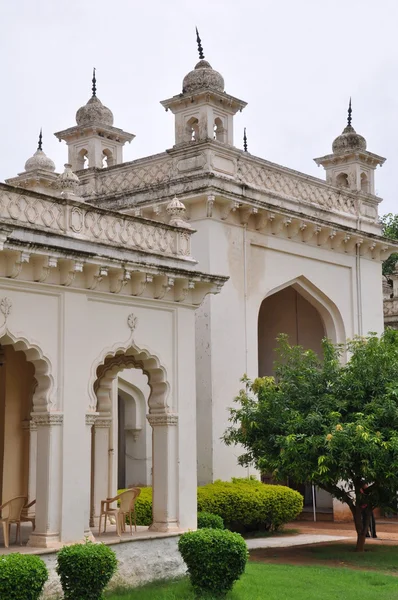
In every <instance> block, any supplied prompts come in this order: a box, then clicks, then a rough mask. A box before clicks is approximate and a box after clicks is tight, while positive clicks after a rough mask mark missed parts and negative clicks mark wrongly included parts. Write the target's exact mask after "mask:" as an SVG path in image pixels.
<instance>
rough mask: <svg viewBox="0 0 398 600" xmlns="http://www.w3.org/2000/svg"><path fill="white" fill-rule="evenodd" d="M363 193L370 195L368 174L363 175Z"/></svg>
mask: <svg viewBox="0 0 398 600" xmlns="http://www.w3.org/2000/svg"><path fill="white" fill-rule="evenodd" d="M361 191H362V192H365V193H366V194H369V179H368V176H367V175H366V173H361Z"/></svg>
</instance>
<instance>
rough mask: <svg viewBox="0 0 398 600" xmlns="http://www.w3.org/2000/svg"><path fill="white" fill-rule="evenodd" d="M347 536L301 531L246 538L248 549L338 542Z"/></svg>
mask: <svg viewBox="0 0 398 600" xmlns="http://www.w3.org/2000/svg"><path fill="white" fill-rule="evenodd" d="M347 539H349V537H348V536H340V535H321V534H319V533H317V534H306V533H301V534H298V535H286V536H278V537H269V538H255V539H251V540H246V544H247V547H248V548H249V550H255V549H256V548H286V547H290V546H304V545H307V544H320V543H321V542H338V541H340V540H347Z"/></svg>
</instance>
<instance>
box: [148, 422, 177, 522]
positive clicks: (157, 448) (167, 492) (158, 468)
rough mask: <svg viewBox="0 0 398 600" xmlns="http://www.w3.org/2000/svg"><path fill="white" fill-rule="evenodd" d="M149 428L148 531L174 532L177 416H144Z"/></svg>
mask: <svg viewBox="0 0 398 600" xmlns="http://www.w3.org/2000/svg"><path fill="white" fill-rule="evenodd" d="M147 418H148V421H149V423H150V425H151V426H152V430H153V433H152V469H153V471H152V486H153V499H152V517H153V522H152V525H151V527H150V529H151V530H152V531H177V530H178V446H177V441H178V440H177V436H178V427H177V425H178V415H175V414H158V415H151V414H150V415H148V417H147Z"/></svg>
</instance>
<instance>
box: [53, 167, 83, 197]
mask: <svg viewBox="0 0 398 600" xmlns="http://www.w3.org/2000/svg"><path fill="white" fill-rule="evenodd" d="M64 166H65V170H64V172H63V173H60V175H58V181H57V184H58V188H59V189H61V190H63V191H69V192H72V193H73V192H74V191H75V189H76V188H77V187H78V185H79V183H80V179H79V178H78V176H77V175H76V173H74V172H73V171H72V165H70V164H69V163H66V165H64Z"/></svg>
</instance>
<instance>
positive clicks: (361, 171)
mask: <svg viewBox="0 0 398 600" xmlns="http://www.w3.org/2000/svg"><path fill="white" fill-rule="evenodd" d="M332 150H333V154H327V155H326V156H322V157H321V158H315V159H314V160H315V162H316V164H317V165H318V166H319V165H322V166H323V167H324V169H325V171H326V181H327V182H328V183H330V184H331V185H334V186H337V187H341V188H347V189H349V190H352V191H356V192H363V193H365V194H373V195H374V194H375V182H374V172H375V169H376V167H377V166H378V165H380V166H381V165H383V163H384V162H385V160H386V159H385V158H383V157H382V156H378V155H377V154H373V153H372V152H368V150H366V140H365V138H364V137H363V136H362V135H359V134H358V133H357V132H356V131H355V129H354V128H353V126H352V104H351V98H350V101H349V104H348V116H347V126H346V127H345V129H344V130H343V133H342V134H341V135H339V136H338V137H337V138H336V139H335V140H334V142H333V146H332Z"/></svg>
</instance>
